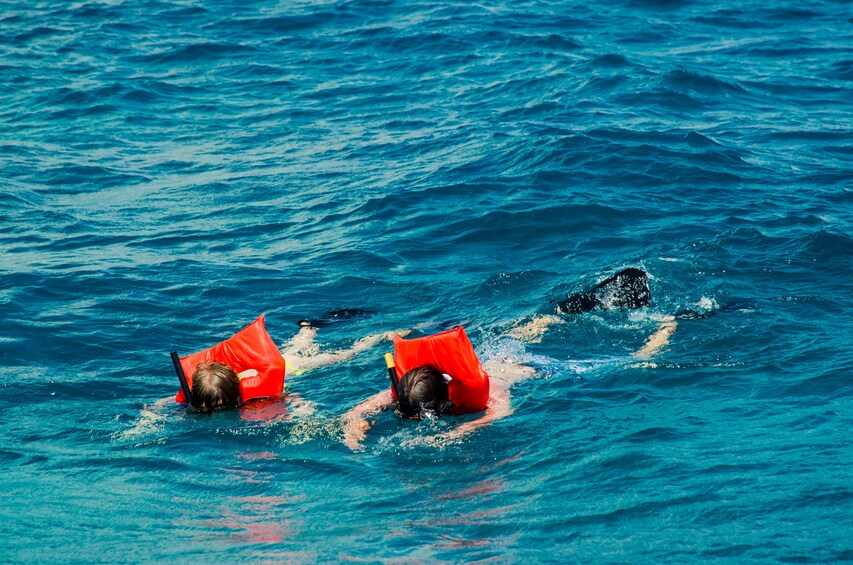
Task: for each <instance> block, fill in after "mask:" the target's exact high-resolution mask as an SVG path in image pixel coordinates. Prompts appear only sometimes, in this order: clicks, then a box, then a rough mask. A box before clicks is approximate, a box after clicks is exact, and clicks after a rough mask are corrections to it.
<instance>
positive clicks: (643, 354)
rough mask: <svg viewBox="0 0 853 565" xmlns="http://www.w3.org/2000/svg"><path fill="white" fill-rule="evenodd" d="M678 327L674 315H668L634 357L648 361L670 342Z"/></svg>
mask: <svg viewBox="0 0 853 565" xmlns="http://www.w3.org/2000/svg"><path fill="white" fill-rule="evenodd" d="M677 327H678V322H676V321H675V318H674V317H672V316H667V317H666V318H664V319H663V321H661V324H660V325H659V326H658V329H657V331H656V332H655V333H653V334H652V335H650V336H649V339H647V340H646V343H644V344H643V347H641V348H640V349H638V350H637V351H635V352H634V354H633V356H634V359H638V360H640V361H648V360H649V359H651V358H652V357H654V356H655V355H657V354H658V353H659V352H660V350H661V349H663V348H664V347H665V346H666V344H667V343H669V338H670V337H672V334H674V333H675V328H677Z"/></svg>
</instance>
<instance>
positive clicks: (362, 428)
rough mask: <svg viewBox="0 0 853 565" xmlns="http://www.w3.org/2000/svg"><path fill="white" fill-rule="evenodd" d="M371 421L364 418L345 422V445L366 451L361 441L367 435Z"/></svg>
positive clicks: (354, 449) (355, 449) (352, 448)
mask: <svg viewBox="0 0 853 565" xmlns="http://www.w3.org/2000/svg"><path fill="white" fill-rule="evenodd" d="M369 429H370V422H368V421H367V420H362V419H360V418H359V419H352V420H347V421H346V422H345V423H344V445H346V446H347V447H348V448H350V449H351V450H352V451H364V446H362V445H361V442H362V441H364V440H365V438H366V437H367V430H369Z"/></svg>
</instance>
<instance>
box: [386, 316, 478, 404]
mask: <svg viewBox="0 0 853 565" xmlns="http://www.w3.org/2000/svg"><path fill="white" fill-rule="evenodd" d="M394 365H395V367H396V371H397V379H400V378H401V377H402V376H403V373H405V372H407V371H410V370H411V369H414V368H415V367H420V366H421V365H432V366H433V367H435V368H436V369H438V370H439V371H441V372H442V373H447V374H448V375H450V376H451V377H452V380H451V381H450V383H448V385H447V389H448V394H449V396H450V402H452V403H453V412H454V414H469V413H472V412H482V411H483V410H485V409H486V404H487V403H488V401H489V375H487V374H486V372H485V371H484V370H483V366H482V365H480V360H479V359H477V355H476V354H475V353H474V347H473V346H472V345H471V341H470V340H469V339H468V336H467V335H466V334H465V330H463V329H462V326H457V327H456V328H454V329H452V330H447V331H445V332H441V333H439V334H435V335H430V336H426V337H419V338H415V339H403V338H401V337H395V338H394ZM393 388H394V387H391V394H395V393H394V390H393Z"/></svg>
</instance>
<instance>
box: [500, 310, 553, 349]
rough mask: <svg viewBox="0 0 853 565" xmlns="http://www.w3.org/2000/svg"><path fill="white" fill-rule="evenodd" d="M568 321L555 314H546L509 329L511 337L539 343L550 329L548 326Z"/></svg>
mask: <svg viewBox="0 0 853 565" xmlns="http://www.w3.org/2000/svg"><path fill="white" fill-rule="evenodd" d="M565 323H566V321H565V320H564V319H563V318H562V317H560V316H555V315H553V314H548V315H544V316H533V319H532V320H530V321H529V322H527V323H526V324H521V325H519V326H515V327H514V328H512V329H511V330H510V331H509V334H508V335H509V337H511V338H514V339H519V340H521V341H526V342H528V343H539V342H541V341H542V336H543V335H545V332H547V331H548V328H550V327H551V326H553V325H555V324H565Z"/></svg>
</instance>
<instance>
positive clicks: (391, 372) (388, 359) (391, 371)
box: [385, 353, 400, 399]
mask: <svg viewBox="0 0 853 565" xmlns="http://www.w3.org/2000/svg"><path fill="white" fill-rule="evenodd" d="M385 366H386V367H387V368H388V377H389V378H390V379H391V388H393V389H394V396H396V397H397V398H398V399H399V398H400V381H398V380H397V369H396V368H395V367H394V355H393V354H392V353H386V354H385Z"/></svg>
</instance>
